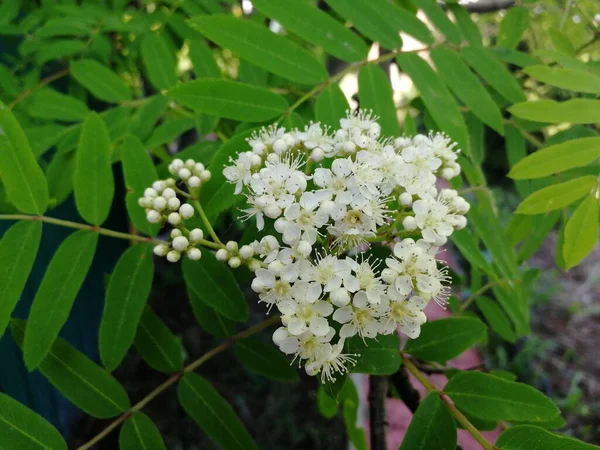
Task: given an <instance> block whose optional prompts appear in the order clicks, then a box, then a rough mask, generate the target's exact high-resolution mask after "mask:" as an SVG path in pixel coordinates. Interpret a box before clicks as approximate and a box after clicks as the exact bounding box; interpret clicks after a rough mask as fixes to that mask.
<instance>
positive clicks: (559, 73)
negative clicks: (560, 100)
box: [523, 65, 600, 94]
mask: <svg viewBox="0 0 600 450" xmlns="http://www.w3.org/2000/svg"><path fill="white" fill-rule="evenodd" d="M523 72H525V73H526V74H527V75H529V76H530V77H531V78H534V79H536V80H538V81H540V82H542V83H546V84H549V85H551V86H556V87H559V88H561V89H566V90H569V91H574V92H586V93H590V94H596V93H598V92H600V76H598V75H595V74H593V73H590V72H584V71H581V70H573V69H563V68H561V67H549V66H542V65H535V66H529V67H526V68H525V69H524V70H523Z"/></svg>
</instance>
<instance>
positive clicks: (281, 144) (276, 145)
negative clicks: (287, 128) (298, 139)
mask: <svg viewBox="0 0 600 450" xmlns="http://www.w3.org/2000/svg"><path fill="white" fill-rule="evenodd" d="M286 150H287V145H286V143H285V141H284V140H283V139H277V140H276V141H275V142H273V151H274V152H275V153H283V152H285V151H286Z"/></svg>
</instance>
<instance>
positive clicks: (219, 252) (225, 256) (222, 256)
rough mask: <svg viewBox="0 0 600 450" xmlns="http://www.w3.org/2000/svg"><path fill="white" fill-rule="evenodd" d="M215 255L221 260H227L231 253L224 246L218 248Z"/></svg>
mask: <svg viewBox="0 0 600 450" xmlns="http://www.w3.org/2000/svg"><path fill="white" fill-rule="evenodd" d="M215 256H216V258H217V259H218V260H219V261H227V260H228V259H229V253H227V250H225V249H224V248H220V249H219V250H217V253H216V254H215Z"/></svg>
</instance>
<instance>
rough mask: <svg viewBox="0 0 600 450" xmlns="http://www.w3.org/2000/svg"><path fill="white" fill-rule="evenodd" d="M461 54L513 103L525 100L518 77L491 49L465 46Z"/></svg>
mask: <svg viewBox="0 0 600 450" xmlns="http://www.w3.org/2000/svg"><path fill="white" fill-rule="evenodd" d="M460 54H461V56H462V57H463V58H464V60H465V61H467V63H468V64H469V65H470V66H471V67H472V68H473V69H474V70H475V71H476V72H477V73H478V74H479V75H480V76H481V78H483V79H484V80H485V81H486V82H487V83H488V84H489V85H490V86H491V87H493V88H494V89H495V90H496V91H498V93H499V94H500V95H502V96H503V97H504V98H505V99H507V100H508V101H510V102H513V103H516V102H521V101H523V100H525V94H523V91H522V90H521V86H520V85H519V83H518V81H517V80H516V78H515V77H514V76H513V75H512V74H511V73H510V72H509V71H508V69H507V68H506V67H505V66H504V64H502V63H501V62H500V61H498V60H497V59H496V57H495V56H494V54H493V53H491V51H490V50H489V49H483V48H479V47H465V48H463V49H462V50H461V53H460Z"/></svg>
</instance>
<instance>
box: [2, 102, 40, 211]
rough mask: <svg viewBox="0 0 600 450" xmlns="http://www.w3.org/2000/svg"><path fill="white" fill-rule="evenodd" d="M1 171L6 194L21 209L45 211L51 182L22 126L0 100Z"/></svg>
mask: <svg viewBox="0 0 600 450" xmlns="http://www.w3.org/2000/svg"><path fill="white" fill-rule="evenodd" d="M0 149H2V150H1V151H0V172H1V173H2V184H4V188H5V189H6V196H7V198H8V200H10V201H11V203H12V204H13V205H15V206H16V207H17V209H19V210H20V211H22V212H25V213H29V214H40V215H41V214H43V213H44V211H46V207H47V206H48V185H47V184H46V179H45V177H44V172H43V171H42V169H41V167H40V166H39V164H38V163H37V161H36V160H35V157H34V155H33V152H32V151H31V147H30V146H29V142H28V141H27V137H26V136H25V133H24V132H23V129H22V128H21V126H20V125H19V122H17V119H15V116H13V114H12V113H11V112H10V109H8V108H7V107H5V106H4V104H3V103H2V102H0Z"/></svg>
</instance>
